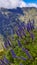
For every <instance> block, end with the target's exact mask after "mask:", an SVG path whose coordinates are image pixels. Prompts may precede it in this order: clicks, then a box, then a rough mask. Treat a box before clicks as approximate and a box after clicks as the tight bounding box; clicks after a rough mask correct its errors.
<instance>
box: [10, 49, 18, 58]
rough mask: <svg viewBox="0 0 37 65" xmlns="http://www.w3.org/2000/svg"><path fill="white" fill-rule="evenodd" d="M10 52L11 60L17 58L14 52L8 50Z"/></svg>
mask: <svg viewBox="0 0 37 65" xmlns="http://www.w3.org/2000/svg"><path fill="white" fill-rule="evenodd" d="M10 52H11V54H12V57H13V58H17V56H16V54H15V53H14V51H13V50H12V49H11V50H10Z"/></svg>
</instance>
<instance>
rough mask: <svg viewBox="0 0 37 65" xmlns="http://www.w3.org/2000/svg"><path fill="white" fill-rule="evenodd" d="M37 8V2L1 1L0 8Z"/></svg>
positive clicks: (26, 0)
mask: <svg viewBox="0 0 37 65" xmlns="http://www.w3.org/2000/svg"><path fill="white" fill-rule="evenodd" d="M1 7H3V8H8V9H12V8H17V7H36V8H37V0H0V8H1Z"/></svg>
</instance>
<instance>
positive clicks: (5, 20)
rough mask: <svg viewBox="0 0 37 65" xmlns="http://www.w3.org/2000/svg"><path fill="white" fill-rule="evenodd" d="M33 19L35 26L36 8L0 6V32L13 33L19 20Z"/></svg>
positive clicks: (36, 24) (36, 18) (36, 19)
mask: <svg viewBox="0 0 37 65" xmlns="http://www.w3.org/2000/svg"><path fill="white" fill-rule="evenodd" d="M29 19H30V20H31V21H32V20H34V21H35V26H37V8H34V7H30V8H28V7H27V8H16V9H4V8H0V34H3V35H5V34H13V33H14V32H15V30H16V29H17V28H18V25H20V24H21V22H26V23H27V22H28V21H29Z"/></svg>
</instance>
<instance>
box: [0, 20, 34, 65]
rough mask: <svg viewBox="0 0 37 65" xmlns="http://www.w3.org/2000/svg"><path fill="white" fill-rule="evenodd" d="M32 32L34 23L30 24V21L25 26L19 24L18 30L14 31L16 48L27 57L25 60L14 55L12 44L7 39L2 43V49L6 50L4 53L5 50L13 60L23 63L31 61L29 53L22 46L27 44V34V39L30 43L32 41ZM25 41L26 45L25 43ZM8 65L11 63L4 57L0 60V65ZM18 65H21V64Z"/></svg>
mask: <svg viewBox="0 0 37 65" xmlns="http://www.w3.org/2000/svg"><path fill="white" fill-rule="evenodd" d="M33 30H34V21H33V22H30V20H29V22H28V23H27V24H25V23H24V22H23V23H21V25H19V26H18V30H17V31H15V34H16V35H17V37H18V38H17V39H16V40H15V43H16V41H17V45H18V47H19V48H21V51H22V52H24V53H25V54H26V55H27V58H26V57H23V56H18V55H16V53H15V52H14V49H13V47H12V43H11V42H10V40H9V39H8V38H7V40H6V41H5V43H4V48H6V51H7V50H9V51H10V53H11V56H12V58H14V59H15V58H16V59H19V60H24V61H26V60H27V59H33V57H32V56H31V54H30V52H29V51H28V49H27V48H25V47H24V46H23V45H24V44H27V43H28V42H29V41H28V38H27V33H29V38H31V39H32V41H33V40H34V34H33V33H32V31H33ZM22 40H23V42H22ZM25 41H26V42H27V43H25ZM15 43H14V44H15ZM15 48H16V46H15ZM10 63H11V62H9V60H8V59H7V58H6V57H4V58H3V59H2V60H0V65H10ZM20 65H22V63H21V64H20Z"/></svg>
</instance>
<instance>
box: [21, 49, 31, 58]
mask: <svg viewBox="0 0 37 65" xmlns="http://www.w3.org/2000/svg"><path fill="white" fill-rule="evenodd" d="M22 50H23V51H24V52H25V53H26V55H27V56H28V58H29V59H30V58H32V56H31V55H30V53H29V52H28V50H27V49H25V48H22Z"/></svg>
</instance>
